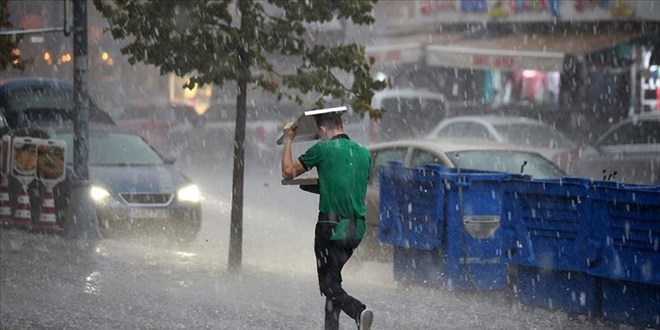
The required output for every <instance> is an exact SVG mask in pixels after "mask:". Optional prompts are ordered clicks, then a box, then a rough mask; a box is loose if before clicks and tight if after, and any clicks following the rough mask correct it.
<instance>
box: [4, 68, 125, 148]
mask: <svg viewBox="0 0 660 330" xmlns="http://www.w3.org/2000/svg"><path fill="white" fill-rule="evenodd" d="M74 109H75V104H74V95H73V84H71V83H69V82H66V81H63V80H58V79H51V78H14V79H8V80H2V81H0V111H1V112H2V117H3V118H2V119H0V136H1V135H4V134H6V133H7V132H8V131H9V130H11V129H21V128H27V127H33V126H36V127H39V126H46V125H52V124H63V123H67V122H68V123H71V122H72V121H73V118H74V113H75V112H74ZM89 121H90V122H94V123H101V124H108V125H113V124H114V121H113V119H112V117H110V115H109V114H108V113H107V112H105V111H104V110H102V109H101V108H99V107H98V106H97V105H96V103H94V101H93V100H92V99H90V102H89Z"/></svg>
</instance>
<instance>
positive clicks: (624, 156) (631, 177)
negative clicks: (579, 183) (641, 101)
mask: <svg viewBox="0 0 660 330" xmlns="http://www.w3.org/2000/svg"><path fill="white" fill-rule="evenodd" d="M595 147H596V148H597V149H598V151H599V152H598V153H597V154H593V155H586V156H584V157H581V158H580V159H579V160H578V162H577V164H576V172H575V173H576V174H577V175H580V176H585V177H590V178H593V179H596V180H602V179H605V180H615V181H621V182H626V183H635V184H650V185H660V113H650V114H643V115H638V116H634V117H630V118H627V119H625V120H623V121H621V122H619V123H617V124H616V125H614V126H613V127H612V128H610V129H609V130H607V131H606V132H605V133H604V134H603V135H602V136H601V137H600V138H599V139H598V140H597V142H596V144H595Z"/></svg>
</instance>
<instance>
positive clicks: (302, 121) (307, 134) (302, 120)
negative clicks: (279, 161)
mask: <svg viewBox="0 0 660 330" xmlns="http://www.w3.org/2000/svg"><path fill="white" fill-rule="evenodd" d="M346 110H348V109H347V108H346V107H336V108H326V109H318V110H308V111H305V112H304V113H303V114H302V115H300V117H298V119H296V121H295V122H294V123H293V126H294V127H297V128H296V130H297V132H296V137H295V138H294V139H293V142H294V143H295V142H302V141H313V140H318V138H319V132H318V128H317V127H316V120H315V119H314V116H318V115H321V114H324V113H330V112H338V113H339V114H340V115H341V114H343V113H344V112H345V111H346ZM282 143H284V134H282V135H281V136H280V137H279V138H278V139H277V144H278V145H281V144H282Z"/></svg>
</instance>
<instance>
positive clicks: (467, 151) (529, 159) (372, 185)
mask: <svg viewBox="0 0 660 330" xmlns="http://www.w3.org/2000/svg"><path fill="white" fill-rule="evenodd" d="M367 148H368V149H369V150H370V152H371V160H372V169H371V175H370V178H369V183H368V186H367V198H366V199H367V200H366V204H367V219H366V220H367V234H366V235H365V238H364V239H363V241H362V243H361V245H360V248H359V249H358V250H356V255H357V256H358V258H359V259H360V260H363V261H385V262H389V261H391V258H392V252H391V246H389V245H385V244H380V242H379V241H378V221H379V218H380V214H379V213H380V212H379V209H380V182H379V175H378V174H379V170H380V167H381V166H382V165H384V164H386V163H387V162H388V161H401V162H403V163H404V165H406V166H411V167H417V166H423V165H426V164H439V165H443V166H445V167H448V168H464V169H473V170H482V171H498V172H508V173H513V174H521V172H522V173H523V174H528V175H531V176H532V177H533V178H561V177H563V176H565V173H564V172H563V171H562V170H561V169H559V168H558V167H557V166H556V165H555V164H554V163H552V162H551V161H549V160H548V159H546V158H545V157H543V156H542V155H540V154H538V153H536V152H534V151H530V150H527V149H524V148H521V147H520V146H515V145H510V144H502V143H494V142H487V141H483V140H475V139H415V140H401V141H392V142H384V143H379V144H373V145H371V146H368V147H367Z"/></svg>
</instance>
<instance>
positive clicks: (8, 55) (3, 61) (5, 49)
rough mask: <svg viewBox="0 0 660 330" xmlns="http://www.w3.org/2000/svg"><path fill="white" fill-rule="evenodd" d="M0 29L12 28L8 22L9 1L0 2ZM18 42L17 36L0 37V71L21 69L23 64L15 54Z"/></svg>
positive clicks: (16, 53)
mask: <svg viewBox="0 0 660 330" xmlns="http://www.w3.org/2000/svg"><path fill="white" fill-rule="evenodd" d="M0 28H2V29H11V28H12V24H11V22H9V0H0ZM19 42H20V37H18V36H17V37H12V36H9V35H1V36H0V71H4V70H5V69H7V68H9V67H14V68H17V69H23V62H21V61H20V58H19V54H18V52H17V51H18V43H19Z"/></svg>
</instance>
